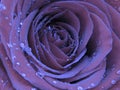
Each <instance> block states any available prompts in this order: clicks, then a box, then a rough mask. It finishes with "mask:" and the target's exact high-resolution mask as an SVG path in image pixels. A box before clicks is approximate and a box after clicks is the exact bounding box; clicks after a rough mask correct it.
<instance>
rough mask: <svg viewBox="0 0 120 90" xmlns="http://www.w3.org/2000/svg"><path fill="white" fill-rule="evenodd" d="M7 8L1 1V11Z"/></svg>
mask: <svg viewBox="0 0 120 90" xmlns="http://www.w3.org/2000/svg"><path fill="white" fill-rule="evenodd" d="M5 9H6V7H5V5H4V4H2V3H0V11H1V10H5Z"/></svg>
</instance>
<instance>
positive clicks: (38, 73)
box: [36, 72, 44, 78]
mask: <svg viewBox="0 0 120 90" xmlns="http://www.w3.org/2000/svg"><path fill="white" fill-rule="evenodd" d="M36 76H40V77H41V78H43V77H44V74H43V73H41V72H36Z"/></svg>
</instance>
